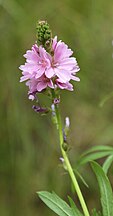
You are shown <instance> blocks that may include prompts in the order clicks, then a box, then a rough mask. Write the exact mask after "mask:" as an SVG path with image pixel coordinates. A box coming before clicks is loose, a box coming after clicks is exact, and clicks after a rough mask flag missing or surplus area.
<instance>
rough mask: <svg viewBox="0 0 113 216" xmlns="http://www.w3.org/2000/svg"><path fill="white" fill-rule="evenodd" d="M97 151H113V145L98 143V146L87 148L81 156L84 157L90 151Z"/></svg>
mask: <svg viewBox="0 0 113 216" xmlns="http://www.w3.org/2000/svg"><path fill="white" fill-rule="evenodd" d="M95 151H102V152H103V151H113V147H112V146H106V145H98V146H93V147H91V148H90V149H88V150H86V151H85V152H84V153H83V154H82V155H81V157H83V156H84V155H87V154H89V153H92V152H95Z"/></svg>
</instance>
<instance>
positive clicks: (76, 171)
mask: <svg viewBox="0 0 113 216" xmlns="http://www.w3.org/2000/svg"><path fill="white" fill-rule="evenodd" d="M74 172H75V174H76V175H77V176H78V177H79V178H80V180H81V181H82V183H83V184H84V185H85V186H86V187H87V188H89V186H88V184H87V183H86V181H85V179H84V178H83V176H82V175H81V174H80V173H79V172H78V170H76V169H74Z"/></svg>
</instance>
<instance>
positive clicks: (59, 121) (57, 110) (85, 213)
mask: <svg viewBox="0 0 113 216" xmlns="http://www.w3.org/2000/svg"><path fill="white" fill-rule="evenodd" d="M55 111H56V118H57V124H58V125H57V126H58V130H59V139H60V149H61V152H62V156H63V158H64V162H65V165H66V168H67V171H68V173H69V175H70V177H71V180H72V182H73V185H74V189H75V191H76V193H77V196H78V198H79V201H80V204H81V207H82V210H83V213H84V215H85V216H90V215H89V212H88V208H87V206H86V203H85V200H84V197H83V195H82V192H81V190H80V187H79V185H78V182H77V179H76V177H75V174H74V172H73V169H72V166H71V164H70V161H69V158H68V155H67V153H66V151H65V150H64V149H63V142H64V140H63V133H62V123H61V117H60V113H59V106H58V104H56V105H55Z"/></svg>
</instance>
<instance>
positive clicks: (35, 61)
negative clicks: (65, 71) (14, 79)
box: [19, 44, 50, 82]
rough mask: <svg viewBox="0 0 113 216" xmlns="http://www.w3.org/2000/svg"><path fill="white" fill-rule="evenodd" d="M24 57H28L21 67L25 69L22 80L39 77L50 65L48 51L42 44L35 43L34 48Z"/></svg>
mask: <svg viewBox="0 0 113 216" xmlns="http://www.w3.org/2000/svg"><path fill="white" fill-rule="evenodd" d="M24 57H25V58H26V63H25V65H21V66H20V67H19V69H20V70H22V71H23V72H22V75H23V76H22V77H21V78H20V82H23V81H25V80H28V79H30V80H31V79H37V78H39V77H41V76H42V75H43V74H44V73H45V71H46V70H47V68H48V67H50V61H49V59H48V57H47V52H46V50H45V49H44V48H43V47H42V46H39V47H38V46H37V45H36V44H35V45H33V46H32V50H28V51H27V52H26V54H25V55H24Z"/></svg>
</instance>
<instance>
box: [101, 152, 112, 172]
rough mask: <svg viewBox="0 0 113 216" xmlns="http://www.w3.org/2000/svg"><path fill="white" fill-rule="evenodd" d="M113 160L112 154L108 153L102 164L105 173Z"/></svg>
mask: <svg viewBox="0 0 113 216" xmlns="http://www.w3.org/2000/svg"><path fill="white" fill-rule="evenodd" d="M112 162H113V155H110V156H109V157H108V158H107V159H106V160H105V162H104V164H103V170H104V172H105V174H107V172H108V169H109V168H110V166H111V164H112Z"/></svg>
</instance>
